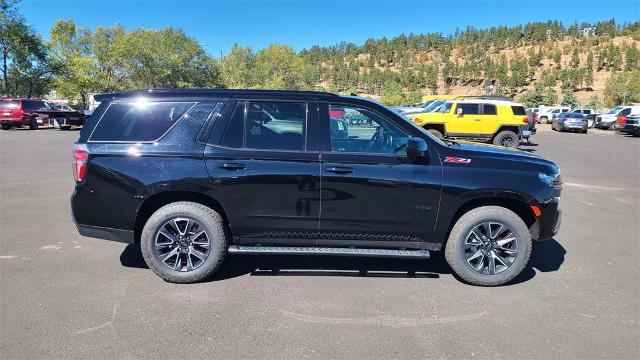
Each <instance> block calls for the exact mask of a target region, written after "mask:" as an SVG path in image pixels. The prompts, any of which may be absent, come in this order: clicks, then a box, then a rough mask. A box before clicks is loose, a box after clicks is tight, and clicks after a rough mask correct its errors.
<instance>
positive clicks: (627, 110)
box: [595, 106, 640, 130]
mask: <svg viewBox="0 0 640 360" xmlns="http://www.w3.org/2000/svg"><path fill="white" fill-rule="evenodd" d="M631 114H640V106H616V107H614V108H613V109H611V110H609V111H607V112H606V113H604V114H601V115H598V116H597V117H596V123H595V127H597V128H600V129H610V130H615V125H616V120H618V117H619V116H627V115H631Z"/></svg>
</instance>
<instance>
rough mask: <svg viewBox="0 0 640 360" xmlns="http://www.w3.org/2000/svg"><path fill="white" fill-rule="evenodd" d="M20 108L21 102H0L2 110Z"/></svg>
mask: <svg viewBox="0 0 640 360" xmlns="http://www.w3.org/2000/svg"><path fill="white" fill-rule="evenodd" d="M18 107H20V102H19V101H10V100H0V109H17V108H18Z"/></svg>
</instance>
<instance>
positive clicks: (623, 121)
mask: <svg viewBox="0 0 640 360" xmlns="http://www.w3.org/2000/svg"><path fill="white" fill-rule="evenodd" d="M617 123H618V125H624V124H626V123H627V117H626V116H618V120H617Z"/></svg>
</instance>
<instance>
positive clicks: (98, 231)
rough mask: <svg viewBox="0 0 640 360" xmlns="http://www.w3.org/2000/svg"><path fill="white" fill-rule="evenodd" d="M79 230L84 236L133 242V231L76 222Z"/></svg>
mask: <svg viewBox="0 0 640 360" xmlns="http://www.w3.org/2000/svg"><path fill="white" fill-rule="evenodd" d="M76 227H77V228H78V232H79V233H80V235H82V236H87V237H92V238H97V239H104V240H111V241H117V242H122V243H128V244H133V243H134V236H133V231H127V230H120V229H111V228H103V227H99V226H89V225H79V224H77V223H76Z"/></svg>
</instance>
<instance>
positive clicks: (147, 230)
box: [140, 201, 227, 283]
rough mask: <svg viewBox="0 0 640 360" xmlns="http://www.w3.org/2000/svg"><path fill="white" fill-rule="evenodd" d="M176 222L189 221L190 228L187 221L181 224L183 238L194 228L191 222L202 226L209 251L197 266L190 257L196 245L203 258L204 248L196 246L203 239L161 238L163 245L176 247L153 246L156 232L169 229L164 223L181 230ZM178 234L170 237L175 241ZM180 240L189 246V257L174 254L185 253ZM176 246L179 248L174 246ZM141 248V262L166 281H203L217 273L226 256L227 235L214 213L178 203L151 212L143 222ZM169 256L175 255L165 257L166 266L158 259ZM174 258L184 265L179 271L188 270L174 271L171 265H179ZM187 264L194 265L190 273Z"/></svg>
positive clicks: (218, 217)
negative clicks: (174, 225) (161, 251)
mask: <svg viewBox="0 0 640 360" xmlns="http://www.w3.org/2000/svg"><path fill="white" fill-rule="evenodd" d="M175 219H178V221H179V222H186V220H190V221H191V222H192V223H191V225H189V222H186V225H184V227H185V229H184V231H183V232H184V234H183V235H185V236H188V235H189V234H190V230H191V229H193V228H194V227H195V225H193V223H195V224H198V225H200V226H203V227H204V229H205V230H206V233H205V235H206V236H207V237H208V239H207V240H208V244H209V245H208V246H209V248H208V252H207V253H206V255H207V257H206V259H204V260H202V261H201V262H200V263H199V264H197V265H196V263H193V261H194V260H195V261H196V262H198V261H199V260H197V259H198V257H195V255H191V254H192V253H191V251H192V250H193V249H194V248H195V247H196V246H197V247H198V249H199V250H198V251H199V253H200V256H202V255H205V254H204V253H203V250H206V248H202V247H200V245H196V240H197V239H200V240H199V241H200V242H203V238H202V237H198V238H193V241H186V240H182V239H181V240H179V241H174V242H172V241H171V240H169V237H167V236H162V243H163V245H164V243H165V241H166V242H167V243H172V244H176V245H175V246H173V245H172V246H173V247H171V246H163V247H162V248H160V247H157V246H156V238H157V239H161V235H160V234H159V231H160V230H161V229H163V230H165V231H167V230H170V229H167V227H166V225H167V224H176V227H174V229H178V230H179V231H180V230H181V229H179V226H178V225H177V223H176V222H175V221H173V220H175ZM190 226H191V227H190ZM201 231H202V227H198V228H197V229H196V230H194V231H193V232H194V233H196V232H201ZM179 234H182V233H178V232H176V234H175V236H173V237H174V238H175V239H178V238H179ZM172 235H173V234H172ZM187 239H188V238H187ZM183 241H184V242H187V243H189V245H188V251H189V252H188V254H187V253H180V252H176V251H177V250H181V249H183V250H185V251H187V250H186V249H187V246H186V245H184V247H183V245H182V243H183ZM179 243H180V244H181V245H177V244H179ZM140 249H141V250H142V256H143V258H144V261H145V262H146V263H147V265H148V266H149V268H150V269H151V270H153V272H155V273H156V274H157V275H158V276H160V277H161V278H162V279H164V280H165V281H167V282H172V283H194V282H199V281H202V280H205V279H207V278H209V277H210V276H211V275H213V273H215V271H216V270H218V268H219V267H220V266H221V265H222V262H223V261H224V258H225V257H226V254H227V235H226V232H225V224H224V220H223V219H222V216H220V214H218V213H217V212H216V211H215V210H213V209H211V208H209V207H206V206H204V205H202V204H198V203H194V202H186V201H181V202H175V203H171V204H168V205H165V206H163V207H161V208H160V209H158V210H157V211H156V212H154V213H153V214H152V215H151V217H149V219H148V220H147V222H146V223H145V225H144V228H143V229H142V234H141V236H140ZM157 249H159V250H157ZM160 250H167V252H166V253H159V251H160ZM168 253H174V255H173V256H170V257H169V256H167V257H166V258H165V261H168V263H165V262H163V261H162V260H161V259H160V257H161V256H166V255H169V254H168ZM176 256H177V259H180V264H184V266H182V265H179V266H180V268H181V269H184V268H187V271H179V270H177V269H174V268H175V267H176V266H175V265H172V263H175V264H178V261H177V260H174V259H176ZM188 263H193V264H192V267H194V268H193V269H191V270H189V269H188V265H187V264H188ZM170 266H172V267H170Z"/></svg>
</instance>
